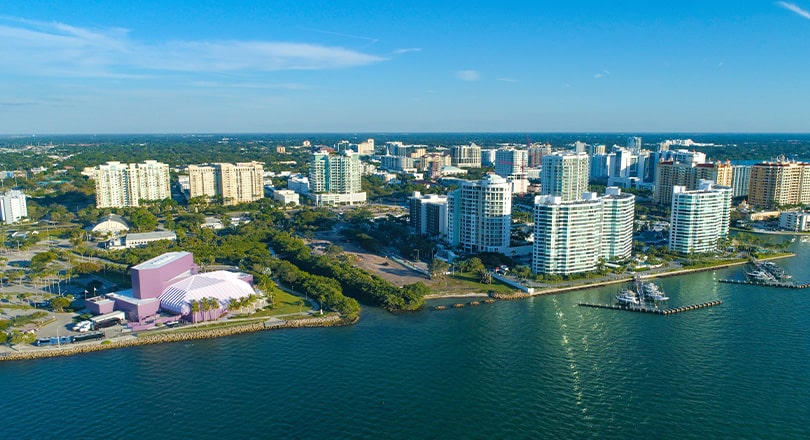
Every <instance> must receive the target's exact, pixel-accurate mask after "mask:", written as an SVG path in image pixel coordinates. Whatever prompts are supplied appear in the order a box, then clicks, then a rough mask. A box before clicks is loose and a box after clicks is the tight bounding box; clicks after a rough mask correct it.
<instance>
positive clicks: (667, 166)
mask: <svg viewBox="0 0 810 440" xmlns="http://www.w3.org/2000/svg"><path fill="white" fill-rule="evenodd" d="M732 174H733V168H732V166H731V163H730V162H714V163H712V162H708V163H706V162H686V163H683V162H678V161H664V162H659V163H658V166H657V167H656V168H655V189H654V191H653V201H654V202H655V203H657V204H660V205H669V204H670V203H672V191H673V188H674V187H675V186H684V187H686V189H687V190H689V191H693V190H696V189H698V182H700V180H711V181H713V182H715V184H717V185H720V186H729V187H730V186H731V180H732Z"/></svg>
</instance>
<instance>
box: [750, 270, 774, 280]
mask: <svg viewBox="0 0 810 440" xmlns="http://www.w3.org/2000/svg"><path fill="white" fill-rule="evenodd" d="M745 275H746V276H747V277H748V279H750V280H751V281H756V282H760V283H764V282H772V281H776V278H775V277H774V276H773V275H771V274H769V273H768V272H765V271H764V270H752V271H749V272H746V273H745Z"/></svg>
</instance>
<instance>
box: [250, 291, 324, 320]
mask: <svg viewBox="0 0 810 440" xmlns="http://www.w3.org/2000/svg"><path fill="white" fill-rule="evenodd" d="M273 295H275V303H276V306H275V307H274V308H273V309H272V310H262V312H268V313H267V315H264V316H276V315H287V314H290V313H298V312H304V311H307V310H309V309H310V308H312V302H308V303H306V304H304V298H301V297H300V296H295V295H293V294H290V293H287V292H285V291H283V290H281V289H275V291H274V292H273Z"/></svg>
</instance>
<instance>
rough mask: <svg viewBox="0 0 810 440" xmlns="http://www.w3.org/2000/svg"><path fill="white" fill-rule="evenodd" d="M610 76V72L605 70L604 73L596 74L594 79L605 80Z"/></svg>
mask: <svg viewBox="0 0 810 440" xmlns="http://www.w3.org/2000/svg"><path fill="white" fill-rule="evenodd" d="M608 75H610V72H608V71H607V70H603V71H601V72H599V73H597V74H595V75H594V76H593V77H594V78H597V79H599V78H604V77H606V76H608Z"/></svg>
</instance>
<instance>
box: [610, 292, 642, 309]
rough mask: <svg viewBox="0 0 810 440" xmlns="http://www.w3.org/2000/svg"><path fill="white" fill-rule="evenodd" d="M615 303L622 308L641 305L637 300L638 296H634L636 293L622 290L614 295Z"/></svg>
mask: <svg viewBox="0 0 810 440" xmlns="http://www.w3.org/2000/svg"><path fill="white" fill-rule="evenodd" d="M616 301H617V302H618V303H619V304H621V305H623V306H629V305H634V306H637V305H639V304H641V301H639V299H638V295H636V293H635V292H633V291H632V290H630V289H622V291H621V292H620V293H619V294H618V295H616Z"/></svg>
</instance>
